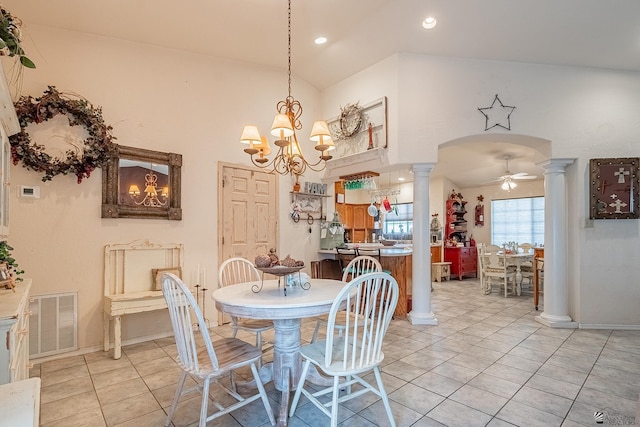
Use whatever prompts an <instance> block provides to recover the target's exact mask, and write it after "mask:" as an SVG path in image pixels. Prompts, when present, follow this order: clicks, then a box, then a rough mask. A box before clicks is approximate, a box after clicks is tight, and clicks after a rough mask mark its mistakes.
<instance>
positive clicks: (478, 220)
mask: <svg viewBox="0 0 640 427" xmlns="http://www.w3.org/2000/svg"><path fill="white" fill-rule="evenodd" d="M475 225H476V226H479V227H482V226H483V225H484V205H481V204H479V203H478V204H477V205H476V214H475Z"/></svg>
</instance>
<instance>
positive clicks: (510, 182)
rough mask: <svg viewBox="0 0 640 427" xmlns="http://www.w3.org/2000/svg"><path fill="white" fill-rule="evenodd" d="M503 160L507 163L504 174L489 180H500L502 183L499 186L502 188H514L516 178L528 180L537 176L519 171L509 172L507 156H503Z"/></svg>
mask: <svg viewBox="0 0 640 427" xmlns="http://www.w3.org/2000/svg"><path fill="white" fill-rule="evenodd" d="M504 160H505V162H506V163H507V168H506V170H505V171H504V174H503V175H502V176H500V177H499V178H498V179H496V180H494V181H491V182H498V181H502V184H501V185H500V188H502V189H503V190H505V191H511V190H513V189H514V188H516V187H517V186H518V184H516V182H515V181H516V180H520V179H523V180H529V179H536V178H537V176H535V175H529V174H528V173H526V172H519V173H511V171H510V170H509V156H505V157H504Z"/></svg>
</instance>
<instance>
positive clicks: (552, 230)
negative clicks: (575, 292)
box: [536, 159, 578, 328]
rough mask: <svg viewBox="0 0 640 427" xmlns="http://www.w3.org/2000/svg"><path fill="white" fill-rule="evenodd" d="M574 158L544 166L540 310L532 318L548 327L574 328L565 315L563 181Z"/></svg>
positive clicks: (565, 213) (565, 259) (564, 186)
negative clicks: (566, 170) (542, 301)
mask: <svg viewBox="0 0 640 427" xmlns="http://www.w3.org/2000/svg"><path fill="white" fill-rule="evenodd" d="M573 162H574V159H551V160H549V161H546V162H543V163H539V164H538V165H539V166H541V167H542V168H544V312H543V313H541V314H540V316H536V321H538V322H540V323H542V324H544V325H547V326H549V327H552V328H577V327H578V324H577V323H576V322H574V321H572V320H571V316H569V285H568V275H567V252H568V244H567V240H568V239H567V224H568V219H567V184H566V179H565V172H564V171H565V168H566V167H567V166H568V165H570V164H572V163H573Z"/></svg>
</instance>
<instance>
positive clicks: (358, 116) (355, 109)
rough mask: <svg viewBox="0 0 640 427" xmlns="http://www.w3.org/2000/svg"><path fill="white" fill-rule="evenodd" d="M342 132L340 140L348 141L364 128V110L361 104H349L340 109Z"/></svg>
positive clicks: (340, 131) (339, 134)
mask: <svg viewBox="0 0 640 427" xmlns="http://www.w3.org/2000/svg"><path fill="white" fill-rule="evenodd" d="M339 122H340V123H339V124H340V130H339V132H338V139H348V138H351V137H353V136H354V135H355V134H357V133H358V132H359V131H360V127H361V126H362V108H361V107H360V103H359V102H356V103H355V104H347V105H345V106H344V107H343V108H341V109H340V119H339Z"/></svg>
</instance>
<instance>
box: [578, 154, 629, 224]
mask: <svg viewBox="0 0 640 427" xmlns="http://www.w3.org/2000/svg"><path fill="white" fill-rule="evenodd" d="M639 161H640V158H638V157H627V158H618V159H591V161H590V167H589V176H590V181H591V197H590V204H589V206H590V218H591V219H637V218H640V215H639V212H640V209H639V207H640V202H639V198H638V195H639V191H638V184H639V182H638V163H639Z"/></svg>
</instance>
